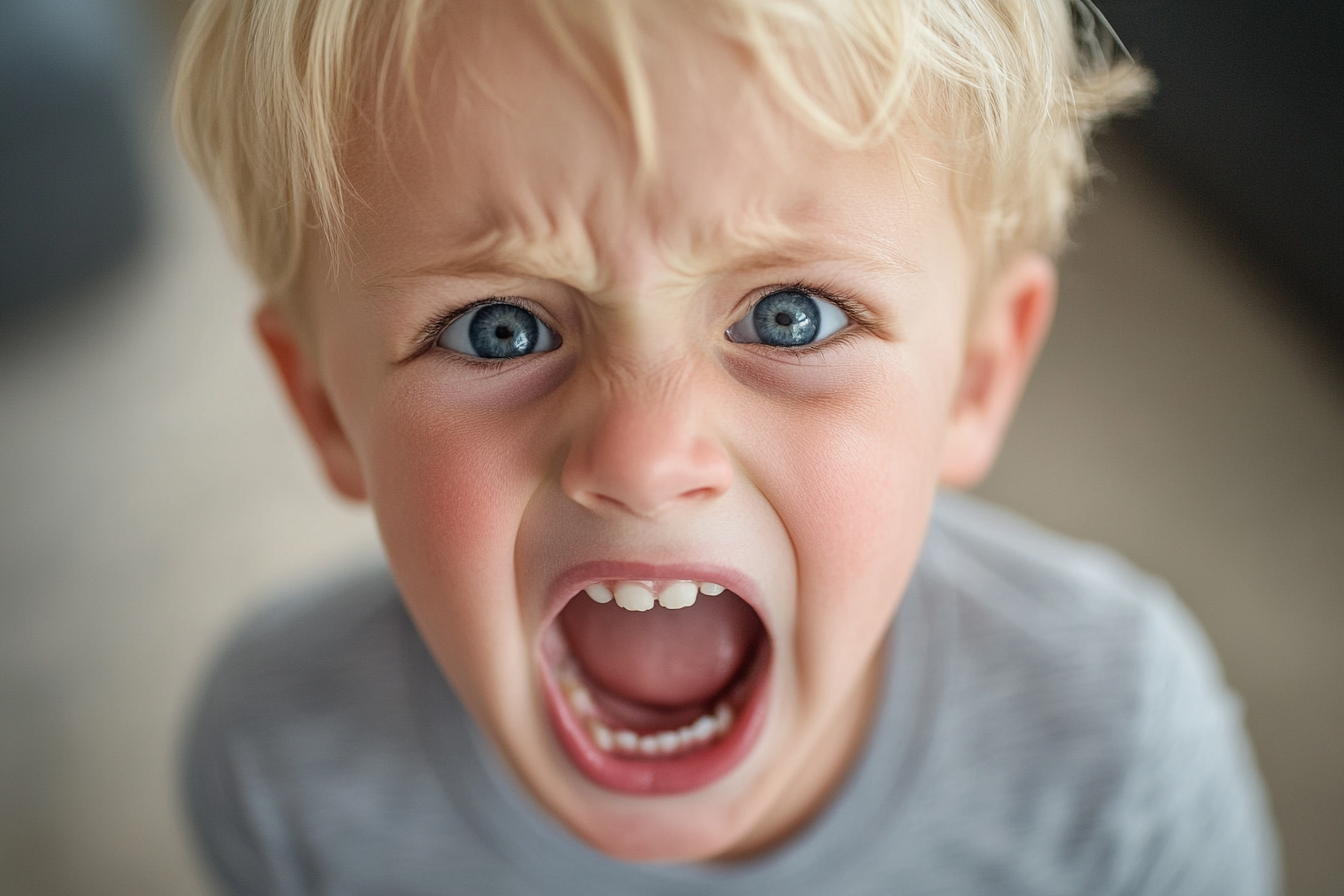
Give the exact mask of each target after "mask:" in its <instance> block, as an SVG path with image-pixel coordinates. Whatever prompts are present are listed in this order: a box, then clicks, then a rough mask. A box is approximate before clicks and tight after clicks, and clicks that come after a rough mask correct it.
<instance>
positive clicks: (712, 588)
mask: <svg viewBox="0 0 1344 896" xmlns="http://www.w3.org/2000/svg"><path fill="white" fill-rule="evenodd" d="M700 593H701V594H708V595H709V596H711V597H713V596H714V595H716V594H722V593H723V586H722V585H716V584H715V583H713V582H701V583H700Z"/></svg>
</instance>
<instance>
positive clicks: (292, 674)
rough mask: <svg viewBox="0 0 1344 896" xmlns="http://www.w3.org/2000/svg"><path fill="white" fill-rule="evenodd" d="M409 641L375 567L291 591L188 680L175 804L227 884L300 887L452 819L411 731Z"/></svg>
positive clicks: (418, 674)
mask: <svg viewBox="0 0 1344 896" xmlns="http://www.w3.org/2000/svg"><path fill="white" fill-rule="evenodd" d="M423 653H424V648H423V646H422V645H421V643H420V641H419V639H418V637H417V636H416V634H415V630H414V627H413V625H412V623H411V621H410V619H409V617H408V616H407V614H406V612H405V610H404V609H403V608H402V606H401V602H400V600H399V598H398V593H397V590H396V588H395V586H394V584H393V582H392V579H391V576H390V575H389V573H388V572H387V570H386V569H385V568H383V567H381V566H371V567H368V568H365V569H362V570H358V571H355V572H353V573H347V574H345V575H342V576H340V577H333V578H329V579H326V580H323V581H319V582H317V583H315V584H312V585H309V586H306V587H304V588H302V589H299V590H296V591H293V592H291V593H290V594H288V595H286V596H284V597H282V598H281V599H279V600H277V601H274V602H272V603H270V604H268V605H267V606H265V607H264V608H262V609H261V610H260V611H258V612H256V613H255V614H254V615H252V616H251V617H250V618H249V619H248V620H247V621H246V622H245V623H244V624H243V625H242V626H241V627H240V628H239V629H238V630H237V631H236V633H235V634H234V635H233V636H232V638H231V639H230V640H229V642H228V643H227V644H226V646H225V647H224V649H223V651H222V652H221V653H220V655H219V657H218V658H217V660H216V662H215V664H214V666H213V668H212V670H211V672H210V673H209V675H208V677H207V679H206V681H205V682H204V686H203V687H202V689H201V691H200V695H199V697H198V700H197V704H196V706H195V709H194V712H193V715H192V720H191V723H190V725H189V727H188V731H187V737H186V742H185V744H184V751H183V765H182V776H183V777H182V785H183V790H184V797H185V801H186V808H187V811H188V814H189V816H190V818H191V821H192V825H193V827H194V828H195V832H196V835H197V838H198V842H199V844H200V846H201V847H202V849H203V852H204V853H205V858H206V859H207V861H208V862H209V864H210V865H211V866H212V869H213V871H214V872H215V874H216V875H217V877H218V878H219V880H220V882H221V883H222V884H223V885H224V888H225V890H226V891H227V892H231V893H271V892H308V891H309V890H308V886H309V884H310V883H311V881H309V880H308V878H307V875H308V874H310V873H311V872H313V870H314V869H315V868H319V867H320V870H321V871H322V873H323V874H326V875H334V876H335V877H333V878H332V879H333V880H335V879H340V880H341V881H344V882H349V881H353V880H358V879H360V875H363V874H365V873H370V874H371V873H373V871H372V870H371V867H370V863H369V862H367V861H365V860H366V859H368V857H369V855H371V854H376V855H384V856H392V857H397V858H405V859H406V860H407V861H406V863H405V864H406V865H407V867H410V866H411V864H412V863H411V861H410V859H411V858H412V856H408V855H404V854H406V853H416V852H417V851H418V852H419V853H420V854H425V855H429V854H432V853H429V852H425V850H424V847H425V845H426V844H425V843H424V842H423V837H419V836H415V832H416V831H421V832H423V833H424V837H430V836H440V835H443V836H447V835H450V834H452V833H453V832H455V831H457V830H458V829H459V827H460V826H458V825H457V824H456V822H455V820H454V819H453V818H451V817H449V815H448V814H445V813H446V812H447V810H446V809H445V807H444V805H443V801H442V799H441V798H439V797H438V796H437V794H439V792H440V790H441V788H440V787H439V786H438V782H437V778H436V777H435V771H434V769H433V767H432V766H431V763H430V762H429V760H428V759H427V758H426V750H425V747H424V741H423V739H422V736H421V729H420V727H419V720H420V716H421V715H422V713H421V712H420V710H419V708H418V704H417V699H418V696H417V695H418V694H420V691H418V690H417V688H418V687H420V685H421V684H422V682H421V678H423V677H424V676H425V675H427V674H428V673H427V672H426V671H425V670H429V669H432V668H433V667H432V661H431V660H429V659H428V657H427V656H420V655H419V654H423ZM441 690H443V691H445V692H446V690H447V689H446V688H441ZM454 706H455V704H452V705H448V706H447V707H446V709H447V710H448V711H449V712H450V713H451V712H452V711H453V709H454ZM438 708H443V707H438ZM397 819H409V822H408V823H409V824H411V825H412V826H413V830H412V836H409V837H408V836H402V835H401V834H399V833H398V832H397V829H396V824H394V823H393V822H394V821H395V820H397ZM402 833H403V834H404V832H402ZM355 889H356V890H358V888H357V887H356V888H355ZM361 892H362V891H361Z"/></svg>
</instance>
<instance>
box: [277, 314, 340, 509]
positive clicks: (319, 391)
mask: <svg viewBox="0 0 1344 896" xmlns="http://www.w3.org/2000/svg"><path fill="white" fill-rule="evenodd" d="M252 324H253V327H254V328H255V330H256V333H257V338H258V339H259V340H260V341H261V344H262V346H263V347H264V348H265V349H266V353H267V355H269V356H270V359H271V363H272V364H273V365H274V367H275V372H276V374H277V375H278V376H279V378H280V382H281V385H283V386H284V389H285V394H286V395H287V396H288V397H289V403H290V407H291V408H293V410H294V413H295V414H296V415H298V418H299V422H300V423H302V424H303V428H304V431H305V432H306V433H307V434H308V440H309V442H311V443H312V446H313V448H314V449H315V450H316V451H317V455H318V458H319V459H320V460H321V462H322V467H323V470H324V471H325V472H326V474H327V481H328V482H330V483H331V486H332V488H334V489H335V490H336V491H337V492H338V493H340V494H341V495H342V496H344V497H346V498H349V499H350V500H352V501H363V500H364V499H365V497H366V491H365V488H364V476H363V473H362V472H361V470H360V466H359V459H358V458H357V457H356V455H355V452H354V448H353V447H352V446H351V444H350V440H349V438H348V437H347V436H346V433H345V429H344V427H343V426H342V425H341V421H340V419H339V418H338V417H337V416H336V409H335V408H334V407H333V406H332V403H331V398H330V395H329V394H328V392H327V387H326V384H325V383H324V382H323V381H322V378H321V376H320V374H319V372H318V370H317V368H316V366H315V365H314V363H313V359H312V358H311V357H310V354H309V350H308V349H307V348H306V347H305V346H304V345H303V344H302V342H301V341H300V340H299V338H298V336H297V334H296V333H295V331H294V327H293V325H292V324H291V322H290V321H289V320H287V319H286V318H285V316H284V315H283V314H282V313H281V312H280V311H279V310H277V309H276V308H275V307H274V305H272V304H271V303H270V302H263V303H262V305H261V306H260V307H259V308H258V309H257V312H256V314H255V315H254V316H253V319H252Z"/></svg>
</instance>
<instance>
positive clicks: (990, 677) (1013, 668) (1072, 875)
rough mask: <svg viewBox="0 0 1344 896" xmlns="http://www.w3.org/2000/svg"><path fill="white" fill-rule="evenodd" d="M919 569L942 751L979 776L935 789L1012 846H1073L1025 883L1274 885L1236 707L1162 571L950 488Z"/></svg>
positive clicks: (1067, 887)
mask: <svg viewBox="0 0 1344 896" xmlns="http://www.w3.org/2000/svg"><path fill="white" fill-rule="evenodd" d="M920 575H921V577H922V582H923V588H924V589H925V591H926V592H927V593H928V596H929V601H930V603H931V604H935V605H936V608H935V610H934V612H936V613H939V614H941V615H942V624H941V626H940V630H941V631H942V632H943V633H944V635H943V637H942V645H943V646H942V651H943V657H942V666H943V668H944V675H943V678H944V681H943V704H942V705H943V711H942V718H941V719H940V734H939V736H938V738H937V745H936V749H935V752H936V753H938V754H939V761H940V762H941V763H942V767H943V768H944V769H956V768H959V769H961V770H962V771H963V773H964V772H965V771H967V770H970V771H972V772H973V773H974V774H973V775H971V776H970V777H971V778H973V780H974V786H971V787H968V788H967V787H962V786H961V785H959V784H958V783H957V782H956V781H955V780H953V781H952V783H951V785H950V786H951V792H950V793H944V794H943V795H942V797H941V799H945V800H948V799H950V800H951V801H952V802H959V803H962V805H961V806H960V810H961V811H963V812H964V813H965V815H964V817H972V818H978V819H981V821H982V822H983V831H982V832H983V833H985V834H986V836H989V840H988V841H986V842H991V843H1000V844H1015V845H1014V847H1013V851H1017V852H1019V857H1020V856H1021V855H1024V854H1031V852H1032V849H1033V848H1038V847H1042V845H1043V844H1053V846H1051V847H1047V848H1046V852H1049V850H1050V849H1055V848H1058V849H1060V850H1061V852H1060V854H1062V855H1067V856H1068V857H1069V859H1068V861H1067V862H1064V863H1052V862H1050V861H1047V860H1046V858H1045V856H1044V855H1039V856H1038V857H1037V858H1039V859H1040V861H1038V862H1031V861H1026V862H1022V863H1020V864H1019V865H1018V866H1017V867H1018V869H1019V870H1021V871H1024V872H1030V873H1034V874H1042V875H1047V869H1051V873H1058V874H1059V875H1061V876H1060V877H1059V878H1058V880H1057V881H1056V883H1057V884H1058V886H1057V887H1051V886H1046V885H1044V883H1045V881H1044V879H1038V880H1036V881H1035V884H1034V885H1033V887H1032V888H1031V889H1033V890H1034V891H1035V892H1051V891H1054V890H1058V891H1060V892H1069V891H1071V890H1072V891H1079V890H1078V888H1079V887H1081V888H1082V890H1085V891H1088V892H1094V893H1104V892H1135V893H1168V892H1170V893H1228V894H1231V893H1238V894H1240V893H1247V894H1250V893H1257V894H1260V893H1268V892H1271V891H1272V890H1273V878H1274V874H1275V870H1274V862H1275V859H1274V847H1273V838H1272V834H1271V832H1270V827H1269V824H1268V820H1267V819H1268V816H1267V812H1266V808H1265V805H1264V799H1263V795H1262V793H1261V791H1260V784H1259V776H1258V773H1257V772H1256V769H1255V765H1254V761H1253V759H1252V757H1251V754H1250V749H1249V745H1248V743H1247V740H1246V736H1245V733H1244V731H1243V730H1242V725H1241V714H1240V704H1239V702H1238V701H1237V699H1236V698H1235V696H1234V695H1233V694H1232V693H1231V692H1230V691H1229V690H1228V689H1227V687H1226V686H1225V685H1224V683H1223V680H1222V674H1221V671H1220V669H1219V667H1218V663H1217V659H1216V658H1215V656H1214V654H1213V651H1212V649H1211V648H1210V647H1209V645H1208V642H1207V640H1206V639H1205V637H1204V635H1203V633H1202V632H1201V630H1200V629H1199V626H1198V625H1197V624H1196V623H1195V622H1194V620H1193V619H1192V618H1191V617H1190V615H1189V614H1188V612H1187V611H1186V610H1185V609H1184V608H1183V607H1182V606H1181V604H1180V602H1179V601H1178V600H1177V599H1176V598H1175V596H1174V595H1173V594H1172V592H1171V590H1170V588H1168V587H1167V586H1166V584H1165V583H1163V582H1161V581H1160V580H1158V579H1156V578H1154V577H1152V576H1150V575H1148V574H1146V573H1143V572H1141V571H1139V570H1138V569H1136V568H1135V567H1133V566H1132V565H1131V564H1129V563H1128V562H1126V561H1125V560H1124V559H1123V558H1121V557H1120V556H1119V555H1117V554H1115V553H1114V552H1112V551H1109V550H1107V549H1104V548H1100V547H1097V546H1094V545H1088V544H1084V543H1080V542H1077V541H1073V540H1071V539H1067V538H1064V537H1063V536H1060V535H1057V534H1054V533H1051V532H1048V531H1046V530H1044V529H1042V528H1040V527H1039V526H1036V525H1035V524H1033V523H1030V522H1027V521H1026V520H1023V519H1021V518H1020V517H1017V516H1015V515H1013V514H1011V513H1009V512H1007V511H1004V510H1001V509H998V508H994V507H991V506H989V505H986V504H984V503H981V502H979V501H975V500H973V499H971V498H967V497H965V496H961V495H955V494H946V495H943V496H940V498H939V501H938V505H937V508H936V511H935V513H934V517H933V521H932V523H931V527H930V532H929V538H928V542H927V546H926V550H925V555H924V557H923V559H922V563H921V572H920ZM964 777H965V775H964V774H963V778H964ZM995 818H998V819H1009V820H1011V822H1006V823H1005V826H1004V828H1003V830H998V829H996V828H994V823H993V819H995ZM991 829H993V835H992V836H990V831H991ZM1023 837H1025V838H1026V839H1027V840H1030V841H1032V842H1033V843H1034V844H1035V847H1032V846H1029V845H1024V844H1023V843H1022V838H1023ZM1065 846H1067V849H1065V848H1064V847H1065ZM1228 855H1232V856H1236V857H1237V858H1236V860H1235V861H1229V860H1228V859H1227V858H1226V857H1227V856H1228ZM1229 875H1233V876H1236V877H1237V878H1238V879H1236V880H1233V879H1231V878H1230V877H1229ZM1047 876H1048V875H1047Z"/></svg>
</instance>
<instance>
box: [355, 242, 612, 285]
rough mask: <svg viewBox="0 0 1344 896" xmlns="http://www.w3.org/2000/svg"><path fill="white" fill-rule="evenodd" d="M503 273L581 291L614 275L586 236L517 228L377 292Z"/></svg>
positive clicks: (400, 277) (399, 277)
mask: <svg viewBox="0 0 1344 896" xmlns="http://www.w3.org/2000/svg"><path fill="white" fill-rule="evenodd" d="M487 274H489V275H499V276H505V277H518V278H527V279H536V280H553V281H556V282H558V283H565V284H568V285H570V286H572V287H574V288H575V289H577V290H579V291H580V292H584V293H589V294H591V293H593V292H596V291H599V290H601V289H604V288H605V287H606V285H607V283H608V281H609V280H610V275H609V273H608V272H607V271H606V269H605V268H604V267H603V265H602V264H601V262H600V261H599V260H598V255H597V251H596V249H595V248H594V246H593V243H592V241H591V240H590V239H589V238H588V236H587V235H586V234H584V235H583V237H582V238H581V239H579V240H575V239H573V238H571V237H567V236H566V235H565V234H563V233H561V232H559V231H552V232H551V233H549V234H547V235H546V236H544V237H542V238H539V239H538V238H536V237H532V236H530V235H528V234H526V233H524V232H523V231H522V230H521V229H518V228H508V229H493V230H490V231H489V232H487V233H485V234H483V235H481V236H479V237H477V238H475V239H473V240H471V241H470V242H468V243H467V244H466V245H465V246H463V247H462V248H460V249H459V250H457V251H455V252H453V253H452V254H451V255H450V256H448V257H445V258H442V259H439V260H437V261H435V262H433V263H431V264H429V265H426V266H425V267H423V268H419V269H417V270H414V271H410V272H408V273H404V274H396V275H394V276H391V277H388V278H386V280H380V281H376V282H374V283H372V284H370V285H371V286H373V287H375V288H377V287H380V286H384V285H389V283H390V282H393V281H401V280H407V279H415V278H417V277H435V276H437V277H471V276H481V275H487Z"/></svg>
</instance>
